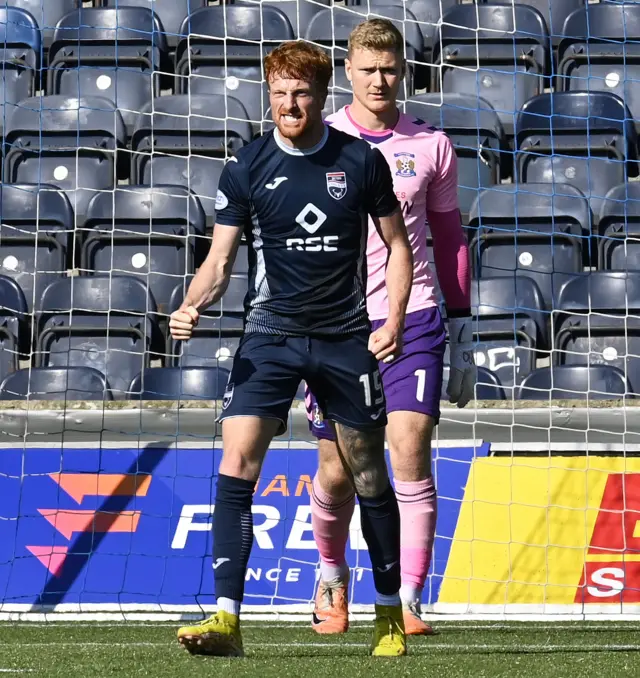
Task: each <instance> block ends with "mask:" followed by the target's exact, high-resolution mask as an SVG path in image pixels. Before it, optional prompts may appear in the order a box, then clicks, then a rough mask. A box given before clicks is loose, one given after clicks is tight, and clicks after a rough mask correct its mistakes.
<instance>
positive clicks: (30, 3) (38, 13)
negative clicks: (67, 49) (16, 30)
mask: <svg viewBox="0 0 640 678" xmlns="http://www.w3.org/2000/svg"><path fill="white" fill-rule="evenodd" d="M6 4H7V5H8V6H10V7H20V8H21V9H24V10H26V11H27V12H29V13H30V14H31V15H32V16H33V18H34V19H35V20H36V22H37V24H38V26H39V27H40V29H41V31H42V37H43V43H44V47H45V48H46V49H48V48H49V45H50V44H51V39H52V37H53V32H54V30H55V27H56V26H57V25H58V22H59V21H60V19H62V17H63V16H64V15H65V14H68V13H69V12H71V11H72V10H74V9H76V8H77V7H80V6H82V0H6Z"/></svg>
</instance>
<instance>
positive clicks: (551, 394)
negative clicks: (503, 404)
mask: <svg viewBox="0 0 640 678" xmlns="http://www.w3.org/2000/svg"><path fill="white" fill-rule="evenodd" d="M625 396H626V397H627V398H633V397H634V396H633V394H632V392H631V386H630V384H629V383H628V382H627V380H626V379H625V377H624V373H623V372H621V371H620V370H619V369H618V368H616V367H612V366H611V365H591V366H589V365H561V366H554V367H540V368H538V369H537V370H535V371H534V372H532V373H531V374H530V375H529V376H528V377H527V378H526V379H525V380H524V382H523V383H522V385H521V386H520V391H519V392H518V399H519V400H550V399H551V400H585V399H587V398H588V399H590V400H611V399H614V400H617V399H618V398H622V397H625Z"/></svg>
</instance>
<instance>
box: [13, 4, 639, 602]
mask: <svg viewBox="0 0 640 678" xmlns="http://www.w3.org/2000/svg"><path fill="white" fill-rule="evenodd" d="M93 5H95V6H93ZM93 5H91V4H90V3H87V2H85V3H79V2H76V1H75V0H22V1H20V0H16V1H15V2H6V3H1V4H0V44H1V45H2V50H3V51H2V52H1V59H2V76H3V78H2V90H1V94H0V105H2V115H0V122H1V125H2V130H1V131H2V138H3V170H2V186H1V195H0V198H1V206H0V222H1V223H0V401H6V402H0V405H1V406H2V408H1V409H0V445H1V446H2V448H3V449H2V450H0V601H1V602H0V611H2V612H5V611H6V612H7V613H11V612H13V611H21V612H24V611H27V610H33V609H39V607H40V606H50V605H57V606H64V605H67V606H68V607H67V609H73V610H76V611H77V610H78V609H83V610H88V609H101V610H103V611H104V610H107V611H109V610H111V611H114V610H129V611H131V610H139V609H153V610H156V611H157V610H163V611H165V612H167V611H168V612H172V611H183V610H192V611H197V610H198V609H200V607H201V606H205V607H206V606H208V605H210V604H212V602H213V597H212V576H211V563H210V557H209V555H208V554H210V549H211V544H210V529H209V527H210V520H211V513H212V511H213V510H214V506H215V498H214V496H213V487H214V480H215V472H216V469H217V463H218V461H219V454H220V449H219V446H220V437H219V428H218V427H217V425H216V423H215V421H214V419H215V415H216V414H217V412H218V407H219V405H215V404H214V405H211V401H216V400H219V399H221V398H222V396H223V393H224V386H225V383H226V381H227V377H228V371H229V369H230V367H231V363H232V359H233V355H234V353H235V350H236V348H237V346H238V342H239V339H240V336H241V332H242V313H243V299H244V294H245V292H246V289H247V279H248V275H247V274H248V262H247V250H246V245H245V244H244V243H243V245H242V247H241V249H240V252H239V255H238V258H237V261H236V264H235V266H234V271H233V275H232V280H231V284H230V286H229V290H228V292H227V293H226V295H225V297H224V298H223V300H222V301H221V302H220V303H219V304H217V305H216V306H215V307H212V308H211V309H209V311H208V312H207V313H206V314H205V316H204V317H203V318H202V320H201V322H200V325H199V327H198V329H197V332H196V334H195V335H194V338H193V339H192V340H191V341H190V342H189V343H188V344H186V345H183V346H182V345H179V344H177V343H176V342H174V341H173V340H172V339H171V338H170V336H169V334H168V328H167V319H168V315H169V314H170V313H171V312H172V311H173V310H175V309H176V308H177V307H178V305H179V304H180V303H181V301H182V299H183V297H184V292H185V289H186V287H187V285H188V283H189V281H190V279H191V277H192V276H193V274H194V273H195V272H196V271H197V269H198V267H199V266H200V265H201V264H202V262H203V260H204V257H205V256H206V253H207V249H208V244H209V240H210V236H211V231H212V228H213V224H214V222H215V198H216V191H217V182H218V179H219V176H220V173H221V171H222V168H223V167H224V165H225V163H226V162H227V161H228V160H229V158H231V157H232V156H233V155H234V154H235V153H236V152H237V151H238V149H240V148H241V147H243V146H245V145H247V144H249V143H250V142H251V141H252V139H254V138H256V137H257V136H259V135H260V134H263V133H265V132H268V131H269V130H270V129H271V128H272V123H271V120H270V111H269V102H268V93H267V90H266V87H265V83H264V81H263V77H262V58H263V56H264V54H265V53H266V52H267V51H268V50H270V49H272V48H273V46H274V45H277V44H279V43H280V42H281V41H282V40H287V39H294V38H300V39H305V40H309V41H311V42H313V43H315V44H318V45H320V46H322V47H324V48H325V49H327V50H329V51H330V52H331V54H332V57H333V60H334V65H335V74H334V78H333V81H332V84H331V91H330V96H329V98H328V100H327V105H326V108H325V113H327V114H328V113H331V112H334V111H336V110H338V109H339V108H340V107H342V106H343V105H345V104H347V103H348V102H349V101H350V99H351V89H350V84H349V82H348V80H347V79H346V77H345V74H344V60H345V57H346V46H347V38H348V35H349V33H350V31H351V30H352V28H353V27H355V25H357V23H359V22H360V21H362V20H363V19H364V18H368V17H372V16H382V17H388V18H390V19H392V20H393V22H394V23H395V24H396V25H397V26H398V27H399V28H400V29H401V31H402V33H403V35H404V37H405V56H406V59H407V65H408V67H407V74H406V78H405V81H404V83H403V87H402V89H401V94H400V98H401V101H400V102H399V106H400V107H401V108H402V110H404V111H405V112H406V113H407V114H409V115H412V116H416V117H417V118H421V119H424V120H426V121H428V122H429V123H431V124H433V125H435V126H437V127H441V128H443V129H444V130H445V131H446V132H447V133H448V135H449V136H450V138H451V139H452V141H453V143H454V146H455V149H456V153H457V155H458V167H459V200H460V208H461V212H462V216H463V220H464V225H465V228H466V233H467V237H468V241H469V244H470V250H471V260H472V267H473V278H474V279H473V283H472V297H473V300H472V311H473V314H474V329H475V332H476V334H475V341H476V347H475V357H476V362H477V364H478V365H479V366H480V369H479V376H478V384H477V386H476V396H477V398H478V403H477V407H471V406H470V407H469V408H468V409H467V410H466V411H464V412H462V413H460V412H455V411H454V410H450V409H445V410H444V412H443V417H442V420H441V425H440V427H439V429H438V431H437V434H436V441H435V446H434V447H435V451H434V474H435V478H436V483H437V486H438V493H439V501H440V508H439V522H438V529H437V538H436V545H435V553H434V558H433V565H432V570H431V573H430V576H429V580H428V585H427V588H426V590H425V597H424V603H425V605H430V606H432V607H431V609H435V610H442V611H456V612H463V613H469V612H476V611H491V612H494V611H498V612H504V611H513V610H515V611H521V610H522V611H536V612H554V611H557V610H571V611H579V612H584V611H585V610H587V609H596V608H594V607H593V606H594V605H596V604H598V603H616V604H617V605H618V608H617V609H618V611H620V610H622V611H624V610H625V609H627V608H626V607H625V605H627V604H633V603H636V602H638V601H637V598H638V593H637V592H638V590H640V584H636V583H634V582H635V579H634V578H635V569H637V568H636V566H635V560H636V558H635V550H634V548H635V546H634V544H635V540H636V539H637V536H636V528H635V516H636V513H635V511H636V510H637V507H636V506H635V504H636V503H637V501H638V499H637V497H638V496H640V495H639V494H638V492H637V491H636V490H635V486H636V485H637V483H636V478H637V474H636V472H637V471H638V469H636V466H637V464H636V460H635V459H634V458H633V456H634V455H635V454H636V451H637V447H636V446H637V444H638V441H637V440H636V437H637V430H638V425H637V423H636V417H635V408H634V407H633V404H634V403H633V398H634V394H635V392H636V391H637V388H638V386H639V385H640V362H639V361H640V324H639V322H640V321H639V317H640V315H639V314H640V310H639V309H640V274H638V268H639V267H638V265H637V264H638V262H639V261H640V254H639V253H640V245H638V243H640V226H638V224H640V208H639V207H638V205H640V193H639V192H638V190H636V189H637V187H638V183H637V181H636V180H637V177H638V166H637V152H638V140H637V130H636V122H635V121H636V120H637V118H638V111H637V109H638V106H639V104H638V101H639V99H638V91H637V83H638V80H640V77H639V76H638V72H637V71H638V69H639V68H640V65H639V64H640V4H635V3H628V4H622V3H614V2H601V3H588V4H585V3H584V2H582V1H581V0H531V1H528V2H515V3H514V2H507V3H501V4H493V3H481V2H478V3H473V4H472V3H457V2H454V1H452V0H406V1H405V0H403V2H397V1H396V2H391V1H390V0H388V1H387V2H384V0H380V1H374V0H361V2H360V3H358V4H356V3H347V4H346V5H343V4H337V3H331V2H330V1H329V0H280V1H278V0H271V1H270V2H265V1H262V0H260V1H258V0H246V1H244V2H237V3H230V4H222V5H213V4H211V5H210V4H209V3H207V2H206V0H189V1H187V0H143V1H140V2H133V1H132V0H129V1H128V2H126V3H124V2H121V3H119V2H118V1H117V0H102V2H99V0H96V1H95V3H93ZM636 226H638V228H636ZM445 376H446V370H445ZM445 384H446V381H445ZM299 395H301V393H300V394H299ZM140 398H141V399H142V400H143V401H158V400H164V401H171V403H167V402H164V403H162V402H161V403H160V404H158V403H156V404H142V405H141V404H139V403H132V402H131V401H132V400H136V399H140ZM558 400H562V401H567V402H563V403H561V404H559V403H558ZM16 401H17V402H16ZM176 401H177V403H178V405H177V406H176ZM480 401H481V402H480ZM526 401H538V402H537V403H534V404H532V403H530V402H529V403H527V402H526ZM605 401H607V402H605ZM563 407H564V408H566V409H563ZM585 407H586V408H588V409H584V408H585ZM289 423H290V427H289V432H288V433H287V434H286V436H284V437H283V438H281V439H280V440H279V441H278V442H277V444H275V445H274V448H275V449H274V450H273V451H272V452H271V453H270V456H269V458H268V461H267V463H266V465H265V470H264V472H263V474H262V477H261V480H260V483H259V486H258V489H257V491H256V500H255V509H254V510H255V517H256V548H255V549H254V553H253V556H252V560H251V563H250V568H249V572H248V574H247V599H246V601H245V602H246V603H247V604H249V605H255V606H257V608H256V609H259V610H262V611H265V612H269V611H271V610H273V609H276V608H277V606H286V608H282V609H289V610H302V609H304V610H307V609H308V603H309V602H310V601H311V600H312V598H313V595H314V590H315V582H316V578H317V574H316V566H317V561H318V558H317V551H316V549H315V545H314V544H313V541H312V537H311V531H310V513H309V483H310V481H311V478H312V477H313V475H314V473H315V466H316V461H315V453H314V444H313V443H312V442H311V439H310V438H309V435H308V431H307V424H306V419H305V414H304V410H303V408H302V404H301V403H300V404H298V403H296V404H295V405H294V409H293V410H292V413H291V416H290V422H289ZM212 440H213V442H212ZM212 450H213V451H214V454H212ZM567 454H569V455H572V456H570V457H567V456H564V455H567ZM605 455H614V456H615V459H608V458H606V457H605ZM357 526H358V518H357V513H356V516H355V517H354V521H353V523H352V528H353V529H352V535H351V539H350V543H349V548H348V558H349V563H350V565H351V566H352V568H353V574H352V579H351V596H352V602H353V603H354V604H355V605H367V604H370V602H371V600H372V583H371V580H370V572H369V569H368V567H369V561H368V557H367V555H366V550H365V548H364V543H363V541H362V538H361V535H360V533H359V529H358V527H357ZM627 561H629V562H630V563H633V564H632V565H628V563H627ZM634 568H635V569H634ZM78 606H80V607H78ZM589 606H591V607H589ZM61 609H62V608H61ZM354 609H359V608H357V607H354ZM607 609H610V608H607Z"/></svg>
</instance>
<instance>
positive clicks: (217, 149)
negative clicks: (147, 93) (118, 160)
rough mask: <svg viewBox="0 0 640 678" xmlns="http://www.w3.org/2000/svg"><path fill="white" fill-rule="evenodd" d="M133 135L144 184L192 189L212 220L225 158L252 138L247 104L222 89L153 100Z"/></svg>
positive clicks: (137, 174)
mask: <svg viewBox="0 0 640 678" xmlns="http://www.w3.org/2000/svg"><path fill="white" fill-rule="evenodd" d="M142 113H143V115H141V116H140V118H139V120H138V125H137V126H136V129H135V131H134V133H133V137H132V139H131V148H132V150H133V153H132V154H131V177H132V180H133V181H135V182H137V183H140V184H148V185H150V184H180V185H184V186H187V187H188V188H189V189H190V190H191V191H193V192H194V193H195V194H196V195H197V196H198V198H199V199H200V202H201V203H202V207H203V208H204V211H205V214H206V215H207V220H208V223H209V224H210V225H213V223H214V220H215V201H216V193H217V191H218V180H219V178H220V174H221V173H222V169H223V168H224V164H225V160H226V159H228V158H229V156H230V155H233V154H235V153H236V151H238V149H239V148H241V147H242V146H244V145H245V144H248V143H250V142H251V139H252V137H253V130H252V127H251V124H250V123H249V120H248V115H247V111H246V109H245V108H244V106H243V105H242V104H241V103H240V102H239V101H238V100H237V99H234V98H233V97H231V96H225V95H222V94H192V95H188V94H178V95H175V96H163V97H158V98H157V99H154V101H153V102H152V103H150V104H148V105H147V106H146V107H145V108H144V109H143V111H142Z"/></svg>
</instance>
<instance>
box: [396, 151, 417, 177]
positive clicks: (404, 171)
mask: <svg viewBox="0 0 640 678" xmlns="http://www.w3.org/2000/svg"><path fill="white" fill-rule="evenodd" d="M393 156H394V158H396V167H397V168H398V171H397V172H396V176H398V177H405V178H406V177H415V175H416V171H415V170H416V163H415V160H414V158H415V157H416V156H415V155H414V154H413V153H394V154H393Z"/></svg>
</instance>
